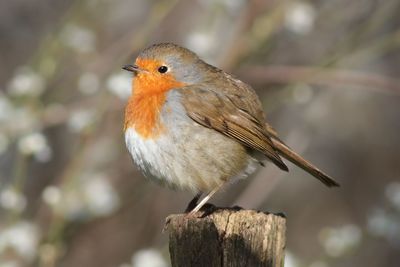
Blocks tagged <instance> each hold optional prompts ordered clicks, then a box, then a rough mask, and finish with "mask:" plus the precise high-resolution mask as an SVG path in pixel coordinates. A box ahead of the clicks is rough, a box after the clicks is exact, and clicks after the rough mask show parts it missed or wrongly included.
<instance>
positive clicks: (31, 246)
mask: <svg viewBox="0 0 400 267" xmlns="http://www.w3.org/2000/svg"><path fill="white" fill-rule="evenodd" d="M38 243H39V231H38V229H37V227H36V226H35V225H34V224H32V223H31V222H27V221H19V222H17V223H16V224H14V225H12V226H10V227H8V228H5V229H2V230H0V253H2V252H4V251H6V250H8V249H13V250H14V251H15V252H17V253H18V254H19V255H20V256H21V257H22V258H24V259H25V260H27V261H32V260H33V259H34V257H35V255H36V252H37V247H38Z"/></svg>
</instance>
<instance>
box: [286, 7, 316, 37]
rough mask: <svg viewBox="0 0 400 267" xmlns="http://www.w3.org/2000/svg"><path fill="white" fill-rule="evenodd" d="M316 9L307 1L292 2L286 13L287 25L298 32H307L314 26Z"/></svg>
mask: <svg viewBox="0 0 400 267" xmlns="http://www.w3.org/2000/svg"><path fill="white" fill-rule="evenodd" d="M315 16H316V11H315V9H314V7H313V6H312V5H311V4H310V3H307V2H300V1H299V2H293V3H291V4H290V5H289V6H288V8H287V10H286V14H285V26H286V28H287V29H289V30H290V31H292V32H294V33H297V34H307V33H309V32H310V31H311V30H312V29H313V28H314V21H315Z"/></svg>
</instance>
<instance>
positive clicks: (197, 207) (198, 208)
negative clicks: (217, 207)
mask: <svg viewBox="0 0 400 267" xmlns="http://www.w3.org/2000/svg"><path fill="white" fill-rule="evenodd" d="M222 185H223V183H221V184H220V185H218V186H217V187H216V188H214V189H213V190H212V191H210V192H209V193H208V195H207V196H205V197H204V198H203V199H202V200H201V201H200V203H199V204H197V206H196V207H195V208H194V209H192V210H191V211H190V213H189V214H188V216H192V215H194V214H195V213H196V212H198V211H199V210H200V209H201V207H203V206H204V204H206V203H207V201H208V200H210V198H211V197H212V196H213V195H214V194H215V193H216V192H217V191H218V190H219V189H220V188H221V187H222Z"/></svg>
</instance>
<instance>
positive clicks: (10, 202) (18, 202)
mask: <svg viewBox="0 0 400 267" xmlns="http://www.w3.org/2000/svg"><path fill="white" fill-rule="evenodd" d="M0 205H1V206H2V207H3V208H5V209H9V210H12V211H17V212H21V211H23V210H24V209H25V207H26V198H25V196H24V195H22V194H21V192H19V191H17V190H16V189H15V188H12V187H7V188H5V189H3V190H2V191H1V193H0Z"/></svg>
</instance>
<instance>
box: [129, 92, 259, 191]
mask: <svg viewBox="0 0 400 267" xmlns="http://www.w3.org/2000/svg"><path fill="white" fill-rule="evenodd" d="M174 97H176V96H174V95H172V97H171V95H170V97H168V98H167V99H168V101H167V103H166V104H165V106H164V110H169V112H162V114H165V115H163V116H162V117H161V122H162V124H163V125H164V128H165V131H164V132H163V133H162V134H160V136H158V137H157V138H155V139H151V138H148V139H144V138H143V137H141V136H140V135H139V134H138V133H137V132H136V131H135V129H134V126H133V127H131V128H128V129H127V130H126V132H125V142H126V146H127V148H128V150H129V152H130V153H131V155H132V157H133V159H134V161H135V162H136V164H137V165H138V166H139V167H140V168H141V169H142V171H143V172H144V173H145V175H146V176H148V177H150V178H153V179H155V180H156V181H158V182H161V183H162V184H166V185H168V186H170V187H173V188H178V189H183V190H190V191H194V192H199V191H204V192H205V191H210V190H212V189H213V188H215V187H216V186H218V185H220V184H221V183H224V182H225V181H228V180H230V179H232V178H244V177H247V176H248V175H249V174H250V173H252V172H254V171H255V169H256V168H257V166H258V161H256V160H255V159H253V158H252V157H251V156H249V155H248V153H247V151H246V149H245V148H244V147H243V146H242V145H241V144H239V143H238V142H237V141H235V140H232V139H230V138H228V137H225V136H224V135H222V134H220V133H218V132H216V131H214V130H212V129H208V128H206V127H203V126H201V125H199V124H197V123H196V122H194V121H192V120H191V119H190V118H189V117H188V116H187V115H186V113H185V112H184V110H183V107H182V106H181V105H180V104H179V103H177V102H176V101H174V100H176V98H174Z"/></svg>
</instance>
